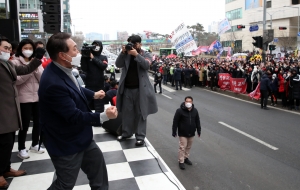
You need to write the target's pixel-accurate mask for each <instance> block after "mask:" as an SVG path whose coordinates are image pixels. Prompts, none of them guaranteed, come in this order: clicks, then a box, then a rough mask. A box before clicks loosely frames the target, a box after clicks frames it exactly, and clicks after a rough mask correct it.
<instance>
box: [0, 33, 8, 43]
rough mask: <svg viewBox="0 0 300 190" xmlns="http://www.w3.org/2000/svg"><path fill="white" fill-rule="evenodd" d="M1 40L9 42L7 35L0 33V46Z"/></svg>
mask: <svg viewBox="0 0 300 190" xmlns="http://www.w3.org/2000/svg"><path fill="white" fill-rule="evenodd" d="M2 41H5V42H8V43H10V41H9V39H8V38H7V37H5V36H2V35H1V34H0V46H1V45H2Z"/></svg>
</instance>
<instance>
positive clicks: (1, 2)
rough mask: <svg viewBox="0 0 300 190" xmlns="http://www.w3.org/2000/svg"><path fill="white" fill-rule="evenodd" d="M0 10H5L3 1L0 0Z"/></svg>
mask: <svg viewBox="0 0 300 190" xmlns="http://www.w3.org/2000/svg"><path fill="white" fill-rule="evenodd" d="M0 8H5V0H0Z"/></svg>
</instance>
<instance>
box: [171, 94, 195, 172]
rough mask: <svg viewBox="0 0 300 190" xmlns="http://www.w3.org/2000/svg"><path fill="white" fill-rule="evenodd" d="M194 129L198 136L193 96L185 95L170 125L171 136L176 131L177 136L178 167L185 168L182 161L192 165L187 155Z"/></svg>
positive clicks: (174, 135)
mask: <svg viewBox="0 0 300 190" xmlns="http://www.w3.org/2000/svg"><path fill="white" fill-rule="evenodd" d="M196 130H197V133H198V137H200V135H201V125H200V117H199V113H198V110H197V109H196V108H195V107H194V105H193V98H192V97H191V96H187V97H185V102H183V103H182V104H181V106H180V108H178V109H177V110H176V113H175V116H174V119H173V126H172V136H173V137H176V136H177V131H178V136H179V155H178V160H179V167H180V169H185V166H184V163H186V164H188V165H192V162H191V161H190V160H189V159H188V157H189V151H190V149H191V147H192V143H193V138H194V136H195V132H196Z"/></svg>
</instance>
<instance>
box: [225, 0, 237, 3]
mask: <svg viewBox="0 0 300 190" xmlns="http://www.w3.org/2000/svg"><path fill="white" fill-rule="evenodd" d="M232 1H236V0H225V4H227V3H231V2H232Z"/></svg>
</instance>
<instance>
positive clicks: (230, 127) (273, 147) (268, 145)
mask: <svg viewBox="0 0 300 190" xmlns="http://www.w3.org/2000/svg"><path fill="white" fill-rule="evenodd" d="M219 123H220V124H221V125H224V126H225V127H228V128H229V129H232V130H234V131H236V132H238V133H240V134H242V135H244V136H246V137H248V138H250V139H252V140H255V141H256V142H258V143H260V144H262V145H265V146H266V147H268V148H270V149H272V150H278V148H276V147H275V146H272V145H270V144H268V143H266V142H264V141H262V140H260V139H258V138H256V137H253V136H252V135H249V134H248V133H245V132H243V131H241V130H239V129H237V128H234V127H232V126H230V125H228V124H226V123H224V122H222V121H220V122H219Z"/></svg>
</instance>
